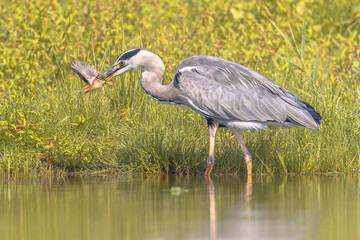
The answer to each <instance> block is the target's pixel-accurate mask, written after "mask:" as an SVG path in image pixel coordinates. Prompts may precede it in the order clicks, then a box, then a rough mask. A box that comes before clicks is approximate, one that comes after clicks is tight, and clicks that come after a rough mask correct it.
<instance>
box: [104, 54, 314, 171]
mask: <svg viewBox="0 0 360 240" xmlns="http://www.w3.org/2000/svg"><path fill="white" fill-rule="evenodd" d="M132 70H142V71H143V72H142V74H141V77H140V84H141V87H142V89H143V90H144V91H145V92H146V93H147V94H148V95H149V96H150V97H152V98H154V99H156V100H158V101H160V102H162V103H167V104H174V105H179V106H183V107H187V108H190V109H191V110H193V111H195V112H197V113H199V114H200V115H201V116H202V117H203V118H205V120H206V121H207V124H208V129H209V136H210V144H209V145H210V146H209V156H208V158H207V160H206V163H207V166H206V170H205V176H209V174H210V172H211V170H212V168H213V166H214V162H215V156H214V144H215V134H216V131H217V129H218V128H219V127H224V128H229V129H230V130H231V131H232V132H233V134H234V135H235V137H236V139H237V140H238V142H239V145H240V148H241V149H242V151H243V153H244V159H245V163H246V167H247V173H248V175H251V173H252V159H251V155H250V153H249V151H248V150H247V148H246V146H245V144H244V142H243V141H242V139H241V137H240V130H250V131H253V130H261V129H267V128H270V127H285V128H291V127H299V126H302V127H308V128H313V129H317V128H319V127H320V120H321V116H320V114H319V113H318V112H317V111H315V109H314V108H313V107H312V106H311V105H310V104H308V103H306V102H304V101H303V100H301V99H300V98H299V97H298V96H296V94H295V93H292V92H290V91H288V90H286V89H284V88H281V87H279V86H277V85H276V84H274V83H273V82H271V81H270V80H269V79H267V78H265V77H264V76H262V75H260V74H259V73H257V72H255V71H253V70H251V69H249V68H247V67H244V66H242V65H240V64H237V63H233V62H230V61H227V60H224V59H221V58H216V57H211V56H193V57H189V58H187V59H185V60H184V61H183V62H181V63H180V64H179V66H178V67H177V68H176V70H175V77H174V80H173V81H172V82H171V83H169V84H168V85H162V78H163V76H164V73H165V66H164V63H163V62H162V60H161V59H160V57H159V56H158V55H156V54H154V53H152V52H150V51H148V50H146V49H132V50H129V51H127V52H125V53H124V54H122V55H121V56H120V57H119V58H118V59H117V60H116V61H115V63H114V65H113V66H112V67H110V68H109V70H107V71H106V72H105V73H104V74H103V75H101V76H100V79H101V80H104V81H109V80H110V79H113V78H115V77H117V76H119V75H121V74H124V73H126V72H128V71H132Z"/></svg>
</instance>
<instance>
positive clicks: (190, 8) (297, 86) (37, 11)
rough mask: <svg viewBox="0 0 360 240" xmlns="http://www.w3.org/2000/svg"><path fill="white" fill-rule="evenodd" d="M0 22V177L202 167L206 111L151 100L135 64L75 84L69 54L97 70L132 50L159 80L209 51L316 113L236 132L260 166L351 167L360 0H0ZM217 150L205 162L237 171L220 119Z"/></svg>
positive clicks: (359, 118) (359, 94)
mask: <svg viewBox="0 0 360 240" xmlns="http://www.w3.org/2000/svg"><path fill="white" fill-rule="evenodd" d="M305 19H306V22H305ZM305 26H306V27H305ZM304 27H305V28H304ZM0 30H1V31H0V56H1V60H0V93H1V98H0V175H9V176H11V175H12V176H15V177H16V176H17V175H21V174H26V175H38V174H50V173H53V172H55V173H70V172H86V173H99V172H101V173H108V172H111V173H113V172H117V173H132V172H140V173H198V172H200V171H202V170H204V167H205V159H206V157H207V151H208V134H207V127H206V122H205V120H203V119H202V118H201V117H200V116H198V115H197V114H196V113H194V112H192V111H190V110H188V109H185V108H181V107H175V106H170V105H163V104H161V103H158V102H156V101H155V100H153V99H151V98H150V97H148V96H147V95H146V94H145V93H144V92H143V91H142V90H141V87H140V83H139V77H140V72H139V71H137V72H132V73H127V74H126V75H124V76H122V77H120V78H118V79H116V80H114V81H113V82H112V83H111V85H112V87H110V86H107V87H106V93H105V95H103V94H102V93H101V91H99V92H95V93H91V94H86V95H83V94H81V93H79V92H78V89H80V87H81V84H82V83H81V82H80V80H79V79H78V78H77V77H76V76H75V75H74V74H73V73H72V72H71V70H70V69H68V68H67V67H66V63H68V62H69V61H76V60H81V61H86V62H88V63H90V64H91V65H93V66H95V67H96V68H97V69H98V70H99V71H100V72H104V71H105V70H106V69H107V68H108V67H109V66H110V65H112V63H113V62H114V61H115V60H116V59H117V58H118V57H119V56H120V55H121V53H122V52H124V51H126V50H128V49H131V48H147V49H149V50H151V51H153V52H155V53H157V54H158V55H159V56H160V57H161V58H162V59H163V61H164V63H165V65H166V68H167V69H166V74H165V79H164V83H168V82H170V81H172V77H173V73H174V71H175V68H176V66H177V65H178V64H179V63H180V62H181V61H182V60H183V59H185V58H187V57H189V56H192V55H212V56H217V57H221V58H225V59H228V60H230V61H234V62H237V63H240V64H243V65H245V66H247V67H249V68H251V69H253V70H255V71H258V72H259V73H261V74H263V75H264V76H266V77H267V78H269V79H271V80H272V81H273V82H275V83H276V84H278V85H279V86H282V87H285V88H287V89H288V90H290V91H294V92H295V93H297V95H298V96H299V97H301V98H302V99H303V100H305V101H307V102H309V103H310V104H312V105H313V106H314V107H315V109H316V110H318V111H319V112H320V113H321V115H322V117H323V121H322V124H321V127H320V129H319V130H311V129H304V128H297V129H273V130H266V131H260V132H255V133H250V132H243V134H242V135H243V137H244V141H245V143H246V145H247V147H248V149H249V151H250V152H251V153H252V156H253V161H254V168H253V171H254V172H255V173H267V174H278V173H281V174H283V173H286V174H289V173H293V174H302V173H323V172H354V171H359V167H360V141H359V139H360V50H359V49H360V46H359V42H360V8H359V7H358V4H357V1H356V0H349V1H345V0H343V1H333V2H332V3H331V4H329V3H327V2H323V1H300V2H299V1H290V0H287V1H267V2H266V3H264V2H263V1H260V0H258V1H246V2H243V3H235V2H234V3H231V2H228V3H224V2H223V1H202V2H201V3H197V2H193V1H177V2H175V1H161V3H159V2H158V1H154V0H150V1H146V2H143V1H141V2H139V1H125V2H121V3H114V2H112V1H102V2H101V3H96V2H90V3H88V1H77V2H76V3H75V2H57V1H50V2H49V3H46V4H44V3H40V2H38V3H37V2H33V1H24V2H22V3H20V4H19V3H18V2H15V1H12V2H1V3H0ZM215 154H216V155H215V156H216V160H215V163H216V164H215V168H214V172H217V173H220V172H221V173H242V172H245V164H244V161H243V157H242V153H241V150H240V148H239V147H238V145H237V143H236V141H235V139H234V137H233V136H232V134H231V133H230V132H229V131H228V130H226V129H221V130H220V131H219V132H218V134H217V138H216V152H215Z"/></svg>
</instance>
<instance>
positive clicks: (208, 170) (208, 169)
mask: <svg viewBox="0 0 360 240" xmlns="http://www.w3.org/2000/svg"><path fill="white" fill-rule="evenodd" d="M214 162H215V157H214V155H210V156H209V157H208V158H207V159H206V170H205V177H207V176H209V175H210V173H211V170H212V168H213V167H214Z"/></svg>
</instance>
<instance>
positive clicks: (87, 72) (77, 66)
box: [67, 62, 105, 93]
mask: <svg viewBox="0 0 360 240" xmlns="http://www.w3.org/2000/svg"><path fill="white" fill-rule="evenodd" d="M67 66H68V67H69V68H70V69H71V70H73V71H74V72H75V73H76V74H77V75H78V76H79V77H80V78H81V79H82V80H83V81H84V82H85V83H86V85H84V86H83V87H82V88H81V89H80V91H82V92H85V93H88V92H91V91H94V90H96V89H99V88H102V89H103V90H104V86H105V84H104V83H102V81H101V80H100V78H99V75H100V74H99V72H98V71H97V70H96V69H95V68H94V67H92V66H91V65H89V64H88V63H86V62H72V63H69V64H68V65H67Z"/></svg>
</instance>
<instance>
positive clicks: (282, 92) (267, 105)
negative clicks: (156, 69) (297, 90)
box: [175, 56, 321, 130]
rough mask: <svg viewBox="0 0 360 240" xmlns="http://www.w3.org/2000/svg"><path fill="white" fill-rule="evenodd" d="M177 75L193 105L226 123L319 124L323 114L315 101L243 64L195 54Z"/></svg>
mask: <svg viewBox="0 0 360 240" xmlns="http://www.w3.org/2000/svg"><path fill="white" fill-rule="evenodd" d="M175 76H176V77H175V82H176V85H175V86H176V87H177V88H178V89H179V90H180V91H181V94H182V95H183V96H186V98H188V99H189V100H190V101H191V102H192V103H193V105H195V106H192V107H193V108H197V110H196V111H198V112H199V113H200V114H201V115H203V116H204V117H207V118H212V119H215V120H217V121H219V122H220V123H224V124H225V126H226V122H228V121H240V122H258V123H264V125H263V127H264V128H267V127H270V126H280V125H281V124H280V123H283V127H291V126H293V125H294V124H298V125H300V126H305V127H309V128H319V124H320V120H321V117H320V115H319V114H318V113H317V112H316V111H315V110H314V108H313V107H312V106H311V105H309V104H307V103H305V102H304V101H302V100H301V99H300V98H299V97H297V96H296V95H295V94H294V93H291V92H289V91H288V90H286V89H284V88H281V87H279V86H277V85H276V84H274V83H273V82H271V81H270V80H268V79H267V78H265V77H263V76H262V75H260V74H259V73H257V72H255V71H253V70H251V69H249V68H246V67H244V66H242V65H240V64H236V63H233V62H229V61H226V60H224V59H219V58H215V57H210V56H194V57H190V58H187V59H185V60H184V61H183V62H182V63H181V64H180V65H179V66H178V67H177V69H176V72H175ZM194 110H195V109H194ZM294 126H295V125H294ZM250 130H251V129H250Z"/></svg>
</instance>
